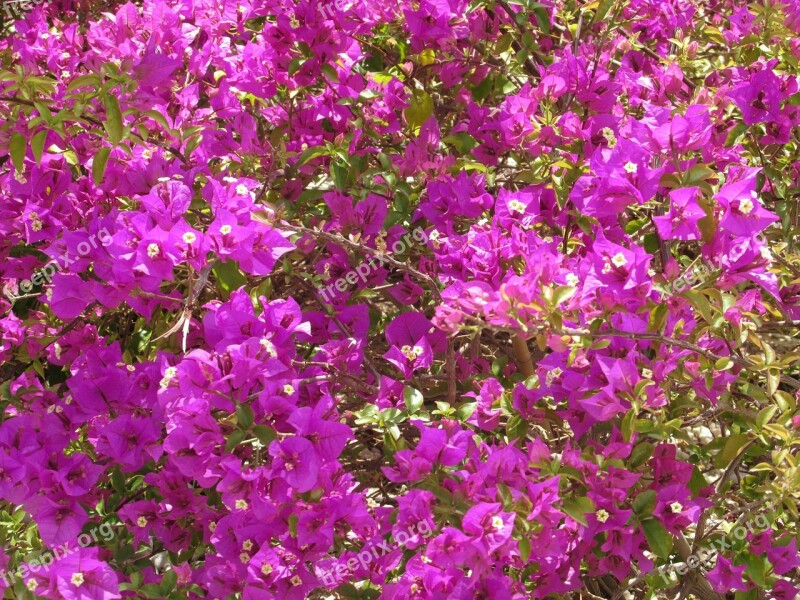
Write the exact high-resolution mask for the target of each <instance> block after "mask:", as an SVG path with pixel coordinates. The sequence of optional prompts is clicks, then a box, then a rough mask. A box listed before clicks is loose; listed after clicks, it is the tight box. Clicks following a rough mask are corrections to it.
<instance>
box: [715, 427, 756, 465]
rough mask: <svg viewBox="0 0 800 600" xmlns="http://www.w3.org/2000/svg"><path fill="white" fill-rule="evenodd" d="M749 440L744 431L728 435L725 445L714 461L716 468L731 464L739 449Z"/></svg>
mask: <svg viewBox="0 0 800 600" xmlns="http://www.w3.org/2000/svg"><path fill="white" fill-rule="evenodd" d="M749 441H750V436H748V435H746V434H744V433H737V434H734V435H732V436H730V437H729V438H728V440H727V441H726V442H725V447H724V448H723V449H722V452H720V453H719V455H718V456H717V458H716V460H715V461H714V462H715V465H716V466H717V468H720V469H722V468H725V467H727V466H728V465H729V464H731V461H732V460H733V459H734V458H736V457H737V456H738V454H739V451H740V450H741V449H742V448H743V447H744V445H745V444H747V442H749Z"/></svg>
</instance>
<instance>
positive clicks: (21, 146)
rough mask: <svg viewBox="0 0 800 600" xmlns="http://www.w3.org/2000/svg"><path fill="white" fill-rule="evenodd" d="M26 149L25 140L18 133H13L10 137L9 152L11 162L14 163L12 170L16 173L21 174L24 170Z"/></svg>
mask: <svg viewBox="0 0 800 600" xmlns="http://www.w3.org/2000/svg"><path fill="white" fill-rule="evenodd" d="M26 147H27V141H26V140H25V136H23V135H22V134H20V133H15V134H14V135H12V136H11V143H10V144H9V150H10V151H11V161H12V162H13V163H14V168H15V169H16V170H17V173H22V170H23V169H24V168H25V149H26Z"/></svg>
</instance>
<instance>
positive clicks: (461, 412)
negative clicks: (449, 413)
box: [456, 402, 478, 422]
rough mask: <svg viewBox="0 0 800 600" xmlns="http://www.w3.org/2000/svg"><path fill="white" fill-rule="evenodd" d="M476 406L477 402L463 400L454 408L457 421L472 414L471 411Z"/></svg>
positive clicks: (464, 419)
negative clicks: (462, 402) (463, 401)
mask: <svg viewBox="0 0 800 600" xmlns="http://www.w3.org/2000/svg"><path fill="white" fill-rule="evenodd" d="M477 408H478V403H477V402H465V403H464V404H462V405H461V406H459V407H458V408H457V409H456V417H457V418H458V420H459V421H462V422H463V421H466V420H467V419H469V418H470V417H471V416H472V413H474V412H475V410H476V409H477Z"/></svg>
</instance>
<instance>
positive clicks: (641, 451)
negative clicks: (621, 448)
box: [630, 442, 655, 468]
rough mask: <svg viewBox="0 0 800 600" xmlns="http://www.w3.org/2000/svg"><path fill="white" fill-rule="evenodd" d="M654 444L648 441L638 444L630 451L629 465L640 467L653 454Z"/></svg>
mask: <svg viewBox="0 0 800 600" xmlns="http://www.w3.org/2000/svg"><path fill="white" fill-rule="evenodd" d="M654 448H655V446H654V445H653V444H651V443H650V442H642V443H641V444H638V445H637V446H636V447H635V448H634V449H633V452H631V458H630V464H631V467H634V468H635V467H640V466H641V465H643V464H644V463H646V462H647V461H648V460H650V457H651V456H652V455H653V449H654Z"/></svg>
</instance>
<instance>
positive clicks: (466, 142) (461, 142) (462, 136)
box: [442, 131, 478, 154]
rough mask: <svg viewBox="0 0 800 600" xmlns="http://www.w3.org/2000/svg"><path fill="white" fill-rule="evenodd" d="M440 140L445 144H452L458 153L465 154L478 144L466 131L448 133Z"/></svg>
mask: <svg viewBox="0 0 800 600" xmlns="http://www.w3.org/2000/svg"><path fill="white" fill-rule="evenodd" d="M442 141H443V142H444V143H445V144H450V145H451V146H453V147H454V148H455V149H456V150H458V152H459V154H466V153H467V152H469V151H470V150H472V149H473V148H474V147H475V146H477V145H478V142H477V141H476V140H475V138H474V137H472V136H471V135H470V134H468V133H467V132H466V131H459V132H458V133H454V134H452V135H448V136H447V137H445V138H444V139H443V140H442Z"/></svg>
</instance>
